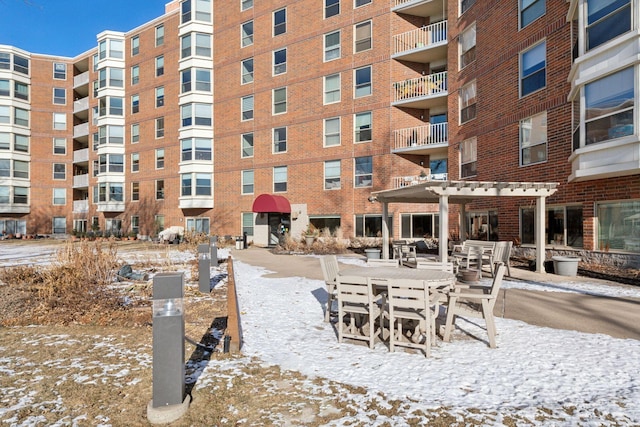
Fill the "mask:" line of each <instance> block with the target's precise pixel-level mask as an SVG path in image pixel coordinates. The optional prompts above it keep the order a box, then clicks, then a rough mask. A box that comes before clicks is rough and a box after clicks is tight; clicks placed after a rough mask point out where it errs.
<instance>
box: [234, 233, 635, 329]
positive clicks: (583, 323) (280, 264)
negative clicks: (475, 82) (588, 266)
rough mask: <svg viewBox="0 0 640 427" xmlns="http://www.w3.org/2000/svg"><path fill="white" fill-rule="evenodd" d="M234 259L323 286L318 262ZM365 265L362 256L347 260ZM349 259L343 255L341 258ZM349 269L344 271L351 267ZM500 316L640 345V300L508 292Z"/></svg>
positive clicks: (559, 279) (558, 281)
mask: <svg viewBox="0 0 640 427" xmlns="http://www.w3.org/2000/svg"><path fill="white" fill-rule="evenodd" d="M231 255H232V257H233V258H234V259H237V260H239V261H242V262H245V263H247V264H250V265H254V266H260V267H263V268H265V269H267V270H269V271H271V272H273V273H269V274H267V275H266V277H307V278H309V279H314V280H322V279H323V278H322V271H321V270H320V262H319V260H318V259H317V258H316V257H312V256H295V255H275V254H273V253H271V252H270V251H269V250H268V249H265V248H259V247H255V246H252V247H250V248H249V249H245V250H232V251H231ZM344 256H345V257H348V256H353V257H355V258H361V259H364V257H362V256H361V255H357V254H353V255H344ZM340 257H343V255H340ZM345 266H346V264H343V265H341V267H345ZM511 273H512V275H513V277H510V278H507V280H519V281H524V282H534V283H549V284H550V289H553V286H554V285H555V286H557V287H558V288H562V284H567V283H573V282H575V283H591V284H597V285H602V286H622V287H628V286H626V285H621V284H618V283H615V282H608V281H604V280H598V279H592V278H587V277H580V276H578V277H566V276H558V275H555V274H546V273H545V274H540V273H536V272H532V271H528V270H523V269H518V268H511ZM495 314H496V316H501V317H506V318H509V319H515V320H521V321H523V322H526V323H529V324H531V325H536V326H546V327H550V328H556V329H568V330H575V331H580V332H587V333H601V334H607V335H610V336H612V337H615V338H631V339H636V340H640V298H629V297H603V296H592V295H584V294H579V293H568V292H561V291H548V292H547V291H532V290H523V289H503V290H502V291H501V295H500V298H499V301H498V303H497V304H496V309H495Z"/></svg>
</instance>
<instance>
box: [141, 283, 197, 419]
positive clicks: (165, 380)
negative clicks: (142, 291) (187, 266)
mask: <svg viewBox="0 0 640 427" xmlns="http://www.w3.org/2000/svg"><path fill="white" fill-rule="evenodd" d="M183 298H184V276H183V273H159V274H157V275H155V276H154V278H153V394H152V399H151V402H149V405H147V419H148V420H149V422H151V423H152V424H166V423H171V422H173V421H175V420H177V419H178V418H180V417H182V416H183V415H184V414H185V413H186V412H187V409H188V408H189V402H190V400H191V397H190V396H189V395H186V396H185V366H184V307H183Z"/></svg>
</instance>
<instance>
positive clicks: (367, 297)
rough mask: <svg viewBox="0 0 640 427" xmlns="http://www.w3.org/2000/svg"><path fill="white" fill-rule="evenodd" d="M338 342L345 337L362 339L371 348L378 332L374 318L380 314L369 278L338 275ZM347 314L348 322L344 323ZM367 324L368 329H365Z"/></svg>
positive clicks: (376, 318)
mask: <svg viewBox="0 0 640 427" xmlns="http://www.w3.org/2000/svg"><path fill="white" fill-rule="evenodd" d="M336 282H337V283H336V288H337V290H338V297H337V301H338V323H337V328H338V342H340V343H342V342H343V341H344V339H345V338H348V339H353V340H362V341H366V342H368V343H369V348H373V345H374V342H375V337H376V335H378V333H379V332H380V331H379V329H378V328H377V325H376V320H378V318H379V316H380V307H379V306H378V304H377V303H376V297H375V296H374V295H373V288H372V285H371V279H369V278H367V277H360V276H338V277H337V280H336ZM346 316H348V321H349V323H348V324H346V323H345V317H346ZM365 326H368V330H365Z"/></svg>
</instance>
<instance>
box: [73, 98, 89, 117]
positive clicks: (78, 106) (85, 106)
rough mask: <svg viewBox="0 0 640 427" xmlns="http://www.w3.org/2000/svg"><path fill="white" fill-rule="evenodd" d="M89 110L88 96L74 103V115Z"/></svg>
mask: <svg viewBox="0 0 640 427" xmlns="http://www.w3.org/2000/svg"><path fill="white" fill-rule="evenodd" d="M88 110H89V97H88V96H86V97H84V98H80V99H78V100H76V101H73V114H78V113H80V112H81V111H88Z"/></svg>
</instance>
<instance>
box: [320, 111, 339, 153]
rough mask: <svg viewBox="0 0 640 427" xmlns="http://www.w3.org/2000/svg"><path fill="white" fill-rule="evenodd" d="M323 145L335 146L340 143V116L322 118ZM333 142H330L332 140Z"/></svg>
mask: <svg viewBox="0 0 640 427" xmlns="http://www.w3.org/2000/svg"><path fill="white" fill-rule="evenodd" d="M335 123H337V124H338V126H337V130H335ZM323 128H324V131H323V135H324V138H323V140H324V144H323V145H324V147H337V146H340V145H342V136H341V128H342V121H341V120H340V117H329V118H326V119H324V126H323ZM334 140H335V142H331V141H334Z"/></svg>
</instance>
